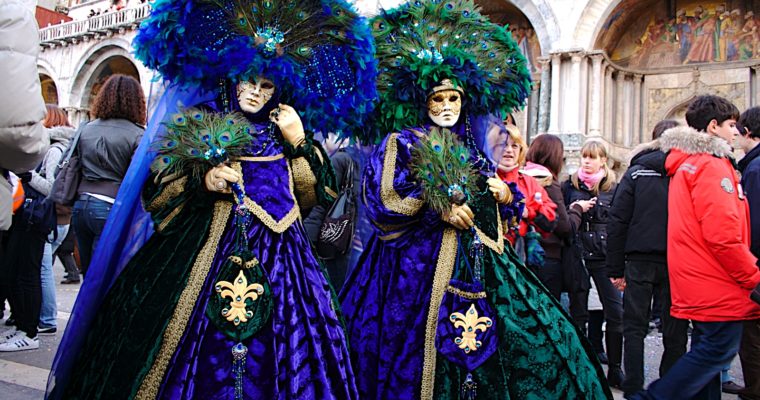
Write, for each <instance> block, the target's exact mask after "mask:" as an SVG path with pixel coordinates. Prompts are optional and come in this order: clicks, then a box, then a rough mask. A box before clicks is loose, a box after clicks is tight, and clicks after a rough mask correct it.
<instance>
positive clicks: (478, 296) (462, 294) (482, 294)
mask: <svg viewBox="0 0 760 400" xmlns="http://www.w3.org/2000/svg"><path fill="white" fill-rule="evenodd" d="M446 291H447V292H449V293H453V294H455V295H457V296H459V297H464V298H465V299H468V300H479V299H485V298H486V292H477V293H472V292H465V291H464V290H461V289H458V288H455V287H454V286H446Z"/></svg>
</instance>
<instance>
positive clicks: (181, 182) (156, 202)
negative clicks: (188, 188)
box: [145, 176, 187, 211]
mask: <svg viewBox="0 0 760 400" xmlns="http://www.w3.org/2000/svg"><path fill="white" fill-rule="evenodd" d="M186 183H187V176H183V177H181V178H179V179H177V180H175V181H174V182H172V183H170V184H168V185H166V187H165V188H164V190H162V191H161V194H159V195H158V196H157V197H156V198H155V199H153V201H151V202H150V204H148V207H146V208H145V211H157V210H158V209H160V208H163V207H164V206H166V204H167V203H169V201H170V200H171V199H173V198H175V197H177V196H179V195H180V194H182V192H184V191H185V184H186Z"/></svg>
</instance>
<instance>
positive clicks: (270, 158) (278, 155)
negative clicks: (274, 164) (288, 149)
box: [235, 153, 285, 162]
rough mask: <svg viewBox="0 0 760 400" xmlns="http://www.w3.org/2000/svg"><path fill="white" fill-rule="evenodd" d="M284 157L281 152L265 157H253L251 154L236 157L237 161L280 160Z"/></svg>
mask: <svg viewBox="0 0 760 400" xmlns="http://www.w3.org/2000/svg"><path fill="white" fill-rule="evenodd" d="M283 157H285V155H284V154H282V153H280V154H275V155H273V156H265V157H251V156H245V157H238V158H236V159H235V161H251V162H265V161H275V160H279V159H281V158H283Z"/></svg>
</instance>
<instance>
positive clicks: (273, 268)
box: [56, 127, 357, 400]
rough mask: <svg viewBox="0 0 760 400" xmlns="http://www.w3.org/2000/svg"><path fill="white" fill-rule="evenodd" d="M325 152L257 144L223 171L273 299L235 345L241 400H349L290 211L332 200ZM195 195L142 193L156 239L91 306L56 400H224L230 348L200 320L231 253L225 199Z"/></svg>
mask: <svg viewBox="0 0 760 400" xmlns="http://www.w3.org/2000/svg"><path fill="white" fill-rule="evenodd" d="M257 128H261V129H262V130H263V127H257ZM258 139H261V138H258ZM254 149H255V151H254ZM323 152H324V151H323V150H321V148H319V147H318V146H315V145H312V143H311V141H308V142H307V144H306V145H305V146H303V147H301V148H299V149H293V148H292V147H290V146H283V145H281V144H280V143H269V144H268V145H264V144H262V143H256V144H254V145H253V146H252V152H251V153H252V154H255V156H252V157H247V158H245V157H244V158H242V159H240V160H238V161H236V162H234V163H233V164H232V167H233V168H236V169H238V170H239V171H241V172H242V176H243V180H244V187H245V193H246V196H247V199H246V205H248V206H249V208H250V209H251V210H252V211H253V214H254V215H255V218H253V222H252V223H251V224H250V225H249V226H248V227H247V235H248V238H249V248H250V250H251V251H252V252H253V255H254V256H255V257H256V258H257V259H258V260H259V261H260V263H261V266H262V267H263V268H264V270H265V272H266V275H267V276H268V278H269V282H270V285H271V289H272V295H273V310H272V314H271V317H270V319H269V322H268V323H267V324H266V325H265V326H264V328H262V330H261V331H259V332H258V333H257V334H255V335H254V336H253V337H251V338H249V339H246V340H244V341H243V344H244V345H246V346H247V347H248V350H249V351H248V354H247V356H246V359H245V373H244V378H243V393H244V398H246V399H355V398H357V390H356V385H355V382H354V375H353V372H352V370H351V366H350V363H349V354H348V349H347V346H346V339H345V336H344V331H343V326H342V324H341V323H340V320H339V317H338V315H337V313H336V311H335V310H336V308H337V307H335V305H336V304H337V302H336V299H335V297H334V296H333V293H332V291H331V289H330V286H329V284H328V281H327V279H326V276H325V274H324V271H323V269H322V267H321V266H320V264H319V263H318V261H317V260H316V259H315V257H314V256H313V255H312V251H311V247H310V244H309V241H308V239H307V237H306V234H305V231H304V228H303V225H302V223H301V220H300V209H299V203H303V202H306V201H312V202H313V201H319V200H320V199H319V197H323V196H324V194H325V191H327V192H330V191H331V189H326V188H325V187H324V185H325V184H326V181H327V180H329V179H325V177H326V176H328V175H330V174H331V170H329V168H330V167H329V160H328V159H327V157H326V155H324V153H323ZM317 153H319V154H317ZM328 172H329V173H328ZM202 185H203V183H202V182H201V181H199V180H198V179H192V178H191V177H182V178H178V179H175V180H172V181H169V182H163V183H160V184H158V185H157V186H156V185H152V184H149V185H148V187H146V190H145V196H144V199H145V200H144V201H145V203H144V204H145V206H146V209H148V210H149V211H150V212H151V214H152V216H153V218H154V221H155V223H156V226H157V227H158V229H157V232H156V234H155V235H153V236H152V237H151V239H150V240H149V241H148V242H147V243H146V244H145V246H144V247H143V248H142V249H141V251H140V252H138V254H137V255H136V256H135V257H134V258H133V259H132V260H131V261H130V265H128V266H127V267H126V269H125V271H124V272H123V273H122V275H121V276H120V277H119V279H118V280H117V282H116V283H115V284H114V287H113V288H112V289H111V291H110V292H109V294H108V296H107V298H106V300H105V302H104V304H103V305H102V306H101V311H100V312H99V314H98V316H97V317H96V320H95V321H94V323H93V325H92V328H91V330H90V331H89V332H88V337H87V339H86V341H85V345H84V346H83V352H82V354H80V355H79V357H78V358H77V361H76V364H75V366H74V371H76V372H75V373H74V374H73V377H72V379H71V381H70V382H69V384H68V386H67V387H66V388H56V390H64V392H63V393H64V395H63V398H66V399H73V398H82V399H85V398H86V399H91V398H135V397H136V398H161V399H190V398H192V399H204V400H206V399H232V398H234V389H235V386H234V383H235V380H234V374H233V371H232V365H233V362H232V354H231V349H232V347H233V345H235V343H236V341H235V340H232V339H230V338H228V337H226V336H225V335H224V334H223V333H222V332H220V331H219V329H217V327H216V326H215V325H214V324H213V323H211V321H210V319H209V317H208V315H207V314H206V312H205V310H206V305H207V304H208V302H209V299H210V298H211V297H212V296H215V295H216V293H215V291H214V285H215V283H216V282H215V277H216V276H217V273H218V271H219V270H220V267H221V266H222V264H223V263H224V262H225V260H226V259H227V257H228V256H229V255H230V254H231V253H232V247H233V238H234V232H235V226H234V224H233V213H234V209H233V203H232V201H231V200H232V197H231V195H220V194H216V193H210V192H206V191H205V190H204V189H203V187H202ZM154 186H156V187H154ZM307 199H308V200H307Z"/></svg>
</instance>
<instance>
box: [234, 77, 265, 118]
mask: <svg viewBox="0 0 760 400" xmlns="http://www.w3.org/2000/svg"><path fill="white" fill-rule="evenodd" d="M273 94H274V83H273V82H272V81H270V80H269V79H266V78H256V81H255V82H249V81H242V82H240V83H238V85H237V99H238V103H239V104H240V109H241V110H243V111H245V112H247V113H251V114H255V113H257V112H259V111H261V109H262V108H264V105H265V104H267V102H268V101H269V99H271V98H272V95H273Z"/></svg>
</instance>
